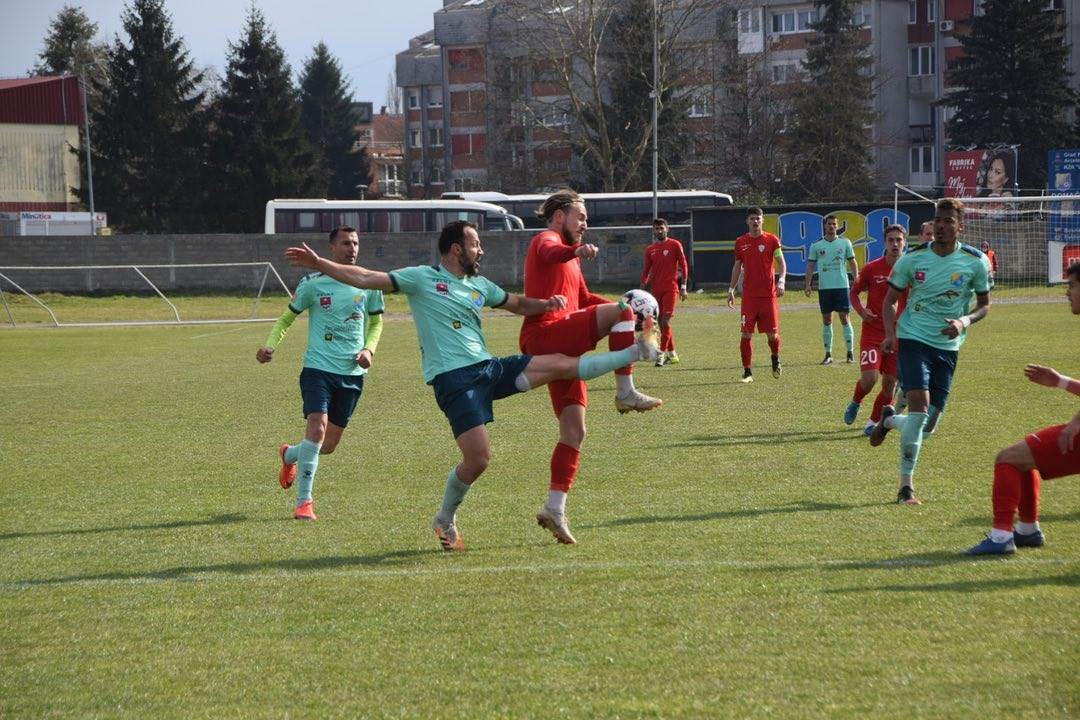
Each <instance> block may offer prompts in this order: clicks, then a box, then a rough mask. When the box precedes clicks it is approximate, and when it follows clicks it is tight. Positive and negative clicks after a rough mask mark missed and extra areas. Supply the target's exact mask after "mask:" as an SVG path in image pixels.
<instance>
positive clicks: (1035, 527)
mask: <svg viewBox="0 0 1080 720" xmlns="http://www.w3.org/2000/svg"><path fill="white" fill-rule="evenodd" d="M1013 529H1014V530H1015V531H1016V532H1018V533H1020V534H1021V535H1032V534H1034V533H1037V532H1039V530H1040V528H1039V521H1038V520H1036V521H1035V522H1030V523H1028V522H1024V521H1023V520H1017V521H1016V522H1015V523H1013Z"/></svg>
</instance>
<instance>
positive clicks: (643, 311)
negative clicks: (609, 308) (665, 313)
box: [622, 289, 660, 330]
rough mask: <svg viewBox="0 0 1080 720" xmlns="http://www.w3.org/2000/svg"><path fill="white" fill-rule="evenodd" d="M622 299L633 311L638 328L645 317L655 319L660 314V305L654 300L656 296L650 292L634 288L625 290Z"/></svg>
mask: <svg viewBox="0 0 1080 720" xmlns="http://www.w3.org/2000/svg"><path fill="white" fill-rule="evenodd" d="M622 299H623V300H624V301H625V302H626V304H627V305H629V306H630V309H631V310H633V311H634V317H635V318H636V322H635V326H636V328H637V329H638V330H640V329H641V323H643V322H644V321H645V318H646V317H651V318H652V319H653V320H655V319H656V318H658V317H659V316H660V305H659V304H658V303H657V302H656V298H654V297H653V296H652V293H648V292H646V291H644V290H636V289H635V290H627V291H626V292H625V293H624V294H623V296H622Z"/></svg>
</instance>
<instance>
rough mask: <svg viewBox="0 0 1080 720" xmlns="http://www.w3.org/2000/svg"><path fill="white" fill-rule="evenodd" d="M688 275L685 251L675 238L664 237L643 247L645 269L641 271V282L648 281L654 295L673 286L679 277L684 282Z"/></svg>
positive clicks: (677, 282) (676, 285)
mask: <svg viewBox="0 0 1080 720" xmlns="http://www.w3.org/2000/svg"><path fill="white" fill-rule="evenodd" d="M689 275H690V269H689V267H688V266H687V264H686V253H685V252H683V246H682V243H681V242H679V241H678V240H676V239H675V238H670V237H669V238H664V240H663V242H654V243H652V244H651V245H649V247H647V248H645V269H644V270H642V271H641V284H642V285H645V284H646V283H648V284H649V285H650V286H651V287H652V289H653V294H654V295H655V294H656V293H657V292H658V291H659V290H666V289H669V288H675V287H678V285H679V278H680V277H681V278H682V279H683V281H684V282H685V281H686V280H687V279H688V278H689Z"/></svg>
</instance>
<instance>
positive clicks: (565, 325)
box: [519, 190, 663, 545]
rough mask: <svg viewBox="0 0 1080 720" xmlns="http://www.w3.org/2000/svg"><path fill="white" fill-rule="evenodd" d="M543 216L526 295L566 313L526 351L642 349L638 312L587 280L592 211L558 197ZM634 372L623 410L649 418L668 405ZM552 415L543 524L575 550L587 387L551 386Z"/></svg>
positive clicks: (620, 372)
mask: <svg viewBox="0 0 1080 720" xmlns="http://www.w3.org/2000/svg"><path fill="white" fill-rule="evenodd" d="M537 214H538V215H539V216H540V217H542V218H543V219H544V220H546V221H547V224H548V229H547V230H544V231H543V232H540V233H538V234H536V235H535V236H533V238H532V240H531V241H530V243H529V250H528V252H527V253H526V255H525V295H526V296H528V297H551V296H552V295H561V296H563V297H565V298H566V304H565V306H562V307H558V308H554V309H552V310H549V311H547V312H544V313H542V314H534V315H530V316H528V317H526V318H525V321H524V322H523V323H522V324H521V336H520V338H519V342H520V346H521V351H522V352H523V353H528V354H530V355H544V354H548V353H561V354H563V355H569V356H571V357H577V356H578V355H581V354H582V353H584V352H587V351H589V350H592V349H594V348H595V347H596V344H597V343H598V342H599V341H600V338H602V337H604V336H605V335H606V336H607V338H608V349H609V350H622V349H623V348H627V347H630V346H631V345H633V344H634V312H633V311H632V310H631V309H630V308H629V307H627V306H626V305H625V304H622V303H613V302H611V301H609V300H608V299H607V298H604V297H601V296H600V295H594V294H593V293H591V292H589V288H588V286H587V285H586V284H585V277H584V275H582V273H581V260H583V259H592V258H595V257H596V256H597V253H598V252H599V250H598V248H597V247H596V246H595V245H591V244H588V243H583V242H582V239H583V237H584V235H585V231H586V229H587V228H588V214H587V213H586V211H585V203H584V201H583V200H582V199H581V196H580V195H578V194H577V193H576V192H574V191H573V190H560V191H559V192H556V193H555V194H553V195H551V196H550V197H549V198H547V200H545V201H544V204H543V205H542V206H541V207H540V209H539V211H538V212H537ZM632 371H633V368H632V367H631V366H630V365H627V366H626V367H620V368H618V369H617V370H615V409H616V410H618V411H619V412H620V413H627V412H630V411H637V412H646V411H648V410H652V409H653V408H657V407H659V406H660V405H661V404H662V402H663V401H661V400H660V399H659V398H654V397H650V396H648V395H645V394H644V393H641V392H639V391H638V390H637V389H636V388H635V387H634V376H633V375H632V374H631V373H632ZM548 394H549V395H550V397H551V407H552V409H553V410H554V411H555V416H556V417H557V418H558V419H559V440H558V442H557V443H556V444H555V449H554V450H553V451H552V453H551V478H550V481H549V483H548V499H547V502H545V503H544V505H543V506H542V507H541V508H540V511H539V512H538V513H537V515H536V522H537V523H538V524H539V525H540V526H541V527H543V528H545V529H547V530H549V531H550V532H551V534H552V535H554V536H555V539H556V540H558V541H559V542H561V543H564V544H567V545H572V544H574V542H576V541H575V540H574V536H573V535H572V534H571V532H570V525H569V523H568V522H567V519H566V496H567V494H568V493H569V492H570V487H571V485H573V483H574V479H575V478H576V476H577V471H578V467H579V465H580V461H581V445H582V443H583V442H584V441H585V408H586V407H587V406H588V404H589V395H588V390H587V388H586V386H585V382H584V379H579V378H564V379H557V380H555V381H553V382H551V383H549V384H548Z"/></svg>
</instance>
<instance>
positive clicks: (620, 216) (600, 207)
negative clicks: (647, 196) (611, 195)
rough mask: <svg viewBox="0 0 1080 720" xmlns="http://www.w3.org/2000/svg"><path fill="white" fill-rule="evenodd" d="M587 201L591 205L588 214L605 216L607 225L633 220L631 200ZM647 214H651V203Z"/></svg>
mask: <svg viewBox="0 0 1080 720" xmlns="http://www.w3.org/2000/svg"><path fill="white" fill-rule="evenodd" d="M588 202H589V203H592V205H593V207H592V209H590V210H589V215H596V216H598V217H604V218H606V219H607V224H608V225H633V224H634V222H635V216H634V201H633V200H590V201H588ZM648 214H649V215H650V216H652V207H651V205H650V208H649V213H648Z"/></svg>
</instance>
